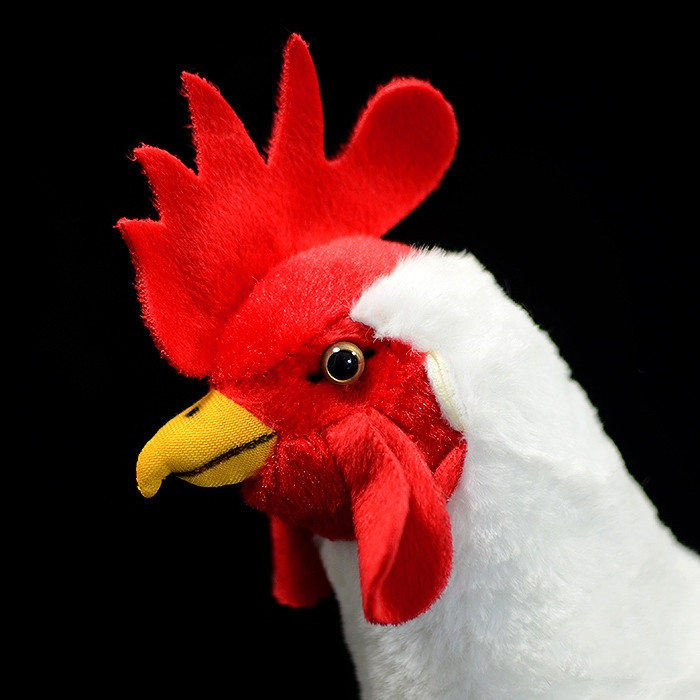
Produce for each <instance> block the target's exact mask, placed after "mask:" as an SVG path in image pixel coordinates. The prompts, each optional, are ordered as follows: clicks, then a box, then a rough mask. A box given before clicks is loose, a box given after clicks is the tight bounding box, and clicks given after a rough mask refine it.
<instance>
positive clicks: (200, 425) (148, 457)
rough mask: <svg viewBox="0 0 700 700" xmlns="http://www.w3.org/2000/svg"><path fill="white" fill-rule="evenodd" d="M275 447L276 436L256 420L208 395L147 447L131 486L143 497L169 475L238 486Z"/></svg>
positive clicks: (215, 393) (226, 401) (222, 398)
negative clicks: (135, 486) (137, 488)
mask: <svg viewBox="0 0 700 700" xmlns="http://www.w3.org/2000/svg"><path fill="white" fill-rule="evenodd" d="M276 442H277V436H276V434H275V433H274V432H273V431H272V430H270V429H269V428H268V427H267V426H266V425H264V424H263V423H261V422H260V421H259V420H258V419H257V418H256V417H255V416H253V415H252V414H251V413H249V412H248V411H246V410H245V409H244V408H242V407H241V406H239V405H238V404H237V403H234V402H233V401H231V399H228V398H226V397H225V396H224V395H223V394H221V393H219V392H218V391H214V390H212V391H210V392H209V393H208V394H207V395H206V396H205V397H204V398H203V399H201V401H198V402H197V403H196V404H194V405H193V406H190V407H189V408H188V409H186V410H184V411H183V412H182V413H180V414H179V415H177V416H175V418H173V419H172V420H171V421H169V422H168V423H166V424H165V425H164V426H163V427H162V428H161V429H160V430H159V431H158V432H157V433H156V434H155V435H154V436H153V438H151V440H149V441H148V443H146V446H145V447H144V448H143V450H142V451H141V454H140V455H139V459H138V463H137V465H136V482H137V484H138V487H139V491H141V493H142V494H143V495H144V496H145V497H146V498H150V497H151V496H153V495H155V494H156V492H157V491H158V489H159V488H160V485H161V482H162V481H163V479H165V477H166V476H168V474H175V475H176V476H178V477H180V478H181V479H184V480H185V481H189V482H190V483H192V484H196V485H197V486H225V485H227V484H237V483H239V482H241V481H244V480H245V479H248V478H250V477H251V476H254V475H255V474H257V472H258V471H259V470H260V468H261V467H262V465H263V464H264V463H265V461H266V460H267V458H268V457H269V456H270V455H271V454H272V450H273V449H274V447H275V443H276Z"/></svg>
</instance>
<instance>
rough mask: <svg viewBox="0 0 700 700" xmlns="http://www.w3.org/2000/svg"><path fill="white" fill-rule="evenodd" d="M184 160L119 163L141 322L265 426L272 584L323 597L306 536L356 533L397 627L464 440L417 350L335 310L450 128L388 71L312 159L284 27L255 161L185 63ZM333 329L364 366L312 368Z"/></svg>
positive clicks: (372, 582)
mask: <svg viewBox="0 0 700 700" xmlns="http://www.w3.org/2000/svg"><path fill="white" fill-rule="evenodd" d="M183 81H184V86H185V92H186V95H187V98H188V100H189V105H190V111H191V115H192V127H193V136H194V141H195V145H196V163H195V166H196V168H195V170H192V169H190V168H189V167H187V166H186V165H184V164H183V163H182V162H180V161H179V160H178V159H176V158H175V157H174V156H172V155H170V154H169V153H166V152H165V151H163V150H161V149H158V148H153V147H150V146H143V147H141V148H139V149H137V150H136V152H135V158H136V159H137V160H138V161H139V162H140V163H141V165H142V167H143V169H144V170H145V172H146V174H147V176H148V179H149V181H150V184H151V186H152V189H153V192H154V194H155V198H156V207H157V212H158V215H159V219H158V220H129V219H122V220H120V221H119V222H118V226H119V228H120V230H121V232H122V234H123V236H124V237H125V239H126V241H127V243H128V245H129V248H130V251H131V254H132V258H133V261H134V265H135V267H136V271H137V282H138V291H139V296H140V299H141V302H142V305H143V312H144V318H145V321H146V323H147V325H148V327H149V328H150V330H151V332H152V334H153V335H154V338H155V341H156V343H157V344H158V346H159V348H160V349H161V351H162V353H163V354H164V355H165V356H166V357H167V359H168V360H169V361H170V362H171V364H172V365H173V366H175V367H176V368H177V369H178V370H179V371H180V372H182V373H183V374H186V375H190V376H196V377H205V376H207V377H209V379H210V383H211V385H212V387H213V388H216V389H218V390H219V391H221V392H222V393H223V394H225V395H226V396H228V397H229V398H231V399H233V400H234V401H236V402H237V403H239V404H241V405H242V406H243V407H245V408H247V409H248V410H249V411H251V413H253V414H254V415H255V416H256V417H257V418H258V419H260V420H261V421H263V422H264V423H265V424H266V425H267V426H269V427H270V428H271V429H273V430H274V431H275V432H276V433H277V437H278V439H277V443H276V446H275V450H274V452H273V454H272V455H271V457H270V458H269V459H268V461H267V463H266V464H265V466H264V467H263V468H262V470H261V471H260V472H259V474H258V475H257V476H256V477H255V478H254V479H251V480H250V481H248V482H246V483H244V484H243V486H242V489H243V494H244V497H245V498H246V500H247V501H248V502H249V503H250V504H251V505H253V506H254V507H256V508H260V509H261V510H263V511H264V512H266V513H268V514H269V515H270V517H271V532H272V541H273V561H274V593H275V595H276V596H277V598H278V599H279V600H280V601H281V602H284V603H287V604H290V605H295V606H296V605H309V604H313V603H314V602H315V601H316V600H318V599H319V598H320V597H322V596H323V595H326V594H327V593H328V592H329V590H330V589H329V585H328V581H327V579H326V576H325V573H324V572H323V569H322V566H321V563H320V560H319V558H318V554H317V552H316V550H315V549H314V547H313V546H312V540H311V536H312V534H317V535H321V536H323V537H326V538H329V539H353V538H357V540H358V547H359V564H360V579H361V585H362V595H363V600H364V604H365V612H366V614H367V617H368V619H370V620H372V621H375V622H381V623H394V622H402V621H404V620H407V619H410V618H411V617H413V616H415V615H417V614H419V613H420V612H422V611H423V610H425V609H426V607H427V606H429V605H430V604H431V602H432V601H434V600H435V598H436V597H437V596H438V595H439V594H440V591H441V590H442V587H443V586H444V585H445V583H446V581H447V577H448V576H449V572H450V565H451V539H450V527H449V518H448V515H447V511H446V508H445V503H446V500H447V498H449V496H450V495H451V493H452V490H453V489H454V487H455V485H456V483H457V480H458V479H459V475H460V473H461V469H462V464H463V458H464V450H465V444H464V442H463V437H462V436H461V435H460V434H459V433H458V432H456V431H455V430H453V429H452V428H450V426H449V425H448V424H447V422H446V421H445V419H444V417H443V416H442V413H441V410H440V407H439V405H438V403H437V401H436V399H435V396H434V395H433V392H432V390H431V387H430V383H429V381H428V378H427V375H426V372H425V367H424V361H425V357H424V355H423V354H421V353H417V352H415V351H413V350H412V349H411V348H410V347H409V346H407V345H405V344H403V343H400V342H397V341H390V340H385V341H378V340H376V339H375V338H374V337H373V334H372V330H371V329H370V328H368V327H366V326H363V325H362V324H359V323H356V322H354V321H352V319H351V318H350V316H349V314H350V311H351V309H352V307H353V305H354V304H355V302H356V301H357V299H358V298H359V297H360V295H361V294H362V292H363V291H364V290H365V289H367V288H368V287H369V286H370V285H371V284H373V283H374V282H375V281H376V280H377V279H378V278H379V277H380V276H382V275H385V274H389V273H390V272H391V271H392V270H393V269H394V268H395V267H396V265H397V264H398V263H399V261H400V260H401V259H402V258H403V257H404V256H405V255H407V254H408V252H409V251H410V249H409V248H408V247H407V246H404V245H402V244H398V243H390V242H387V241H382V240H380V237H381V236H382V235H383V234H384V233H386V232H387V231H388V230H389V229H390V228H391V227H392V226H393V225H394V224H396V223H397V222H398V221H400V220H401V219H402V218H403V217H405V216H406V215H407V214H408V213H410V212H411V211H412V210H413V209H414V208H415V207H416V206H417V205H418V204H419V203H420V202H421V201H422V200H423V199H424V198H425V197H426V196H427V195H428V194H429V193H430V192H431V191H432V190H433V189H434V188H435V187H436V186H437V185H438V183H439V181H440V179H441V177H442V175H443V174H444V172H445V170H446V169H447V167H448V166H449V164H450V162H451V160H452V157H453V155H454V151H455V148H456V142H457V126H456V121H455V118H454V114H453V111H452V108H451V106H450V105H449V104H448V103H447V102H446V101H445V99H444V98H443V97H442V95H441V94H440V93H439V92H438V91H437V90H435V89H434V88H433V87H432V86H430V85H429V84H428V83H426V82H424V81H420V80H415V79H410V78H406V79H395V80H393V81H391V82H390V83H389V84H388V85H385V86H384V87H382V88H380V89H379V90H378V91H377V93H376V94H375V96H374V97H373V98H372V99H371V100H370V101H369V103H368V104H367V107H366V108H365V110H364V111H363V113H362V114H361V115H360V118H359V120H358V122H357V125H356V127H355V129H354V131H353V133H352V134H351V136H350V139H349V141H348V143H347V144H346V145H345V146H344V148H342V149H341V150H340V153H339V154H338V155H336V156H334V157H333V158H330V159H329V158H327V157H326V154H325V153H324V148H323V143H324V135H323V114H322V105H321V99H320V93H319V86H318V83H317V78H316V72H315V69H314V66H313V63H312V61H311V57H310V55H309V53H308V50H307V47H306V45H305V43H304V42H303V41H302V40H301V39H300V38H299V37H298V36H292V37H291V39H290V40H289V42H288V44H287V47H286V50H285V55H284V67H283V74H282V80H281V84H280V92H279V99H278V111H277V114H276V116H275V120H274V125H273V129H272V135H271V139H270V142H269V147H268V151H267V157H265V156H263V155H262V154H261V153H260V151H259V150H258V148H257V147H256V145H255V144H254V143H253V142H252V141H251V139H250V137H249V136H248V134H247V132H246V130H245V128H244V126H243V124H242V123H241V121H240V120H239V118H238V117H237V115H236V114H235V112H234V111H233V110H232V109H231V107H230V106H229V105H228V104H227V103H226V102H225V100H224V99H223V98H222V96H221V95H220V94H219V92H218V91H217V89H216V88H215V87H214V86H213V85H211V84H209V83H208V82H207V81H205V80H204V79H202V78H200V77H198V76H195V75H191V74H187V73H185V74H183ZM341 340H347V341H351V342H353V343H355V344H356V345H358V347H360V348H361V350H362V351H363V352H365V353H366V356H367V361H366V365H365V371H364V374H363V375H362V377H361V380H360V381H358V382H356V383H354V384H348V385H346V386H337V385H333V384H331V383H330V382H326V381H323V380H322V379H320V378H319V370H320V361H321V360H320V358H321V356H322V355H323V352H324V351H325V350H326V349H327V348H328V347H329V346H330V345H331V344H333V343H335V342H337V341H341Z"/></svg>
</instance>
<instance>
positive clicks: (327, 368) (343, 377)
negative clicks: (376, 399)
mask: <svg viewBox="0 0 700 700" xmlns="http://www.w3.org/2000/svg"><path fill="white" fill-rule="evenodd" d="M364 369H365V356H364V355H363V354H362V350H360V348H358V347H357V345H355V344H354V343H349V342H347V341H342V342H339V343H334V344H333V345H331V346H330V347H329V348H328V350H326V352H324V353H323V359H322V360H321V371H322V372H323V376H324V377H325V378H326V379H328V381H330V382H333V384H352V383H353V382H356V381H357V380H358V379H359V378H360V375H361V374H362V372H364Z"/></svg>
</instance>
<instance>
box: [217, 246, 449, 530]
mask: <svg viewBox="0 0 700 700" xmlns="http://www.w3.org/2000/svg"><path fill="white" fill-rule="evenodd" d="M368 248H369V250H367V249H368ZM358 250H359V251H362V252H363V255H362V256H358V255H357V253H358ZM405 251H406V249H405V247H404V246H401V245H398V244H391V243H387V242H386V241H381V240H376V239H361V240H359V241H358V240H357V239H346V240H344V241H338V242H336V243H334V244H332V245H330V246H328V247H326V248H324V249H322V250H320V251H319V249H316V250H315V251H313V254H308V255H306V254H302V255H300V256H297V257H296V258H294V259H292V260H290V261H288V262H287V263H285V264H284V265H282V266H280V267H279V268H278V269H277V270H276V271H275V272H274V273H273V274H271V275H269V276H268V277H266V278H265V279H263V280H262V281H261V282H260V283H259V284H258V287H257V288H256V289H255V290H254V292H253V294H252V295H251V296H250V298H249V299H248V301H247V303H246V304H244V305H243V307H242V308H241V309H240V310H239V312H238V313H237V315H236V318H235V319H234V320H233V322H232V323H231V325H230V326H229V327H228V328H227V332H226V334H225V335H224V338H223V341H222V344H221V351H220V355H219V362H218V367H219V369H218V371H217V372H216V373H215V374H214V376H213V378H212V385H213V388H215V389H217V390H218V391H220V392H221V393H222V394H224V395H226V396H228V397H229V398H230V399H232V400H233V401H235V402H236V403H238V404H239V405H241V406H243V407H244V408H245V409H247V410H248V411H249V412H250V413H252V414H253V415H254V416H256V418H258V419H259V420H260V421H262V422H263V423H265V424H266V425H267V426H268V427H269V428H271V429H272V430H274V432H275V433H276V434H277V436H278V442H277V444H276V447H275V450H274V453H273V454H272V456H271V457H270V458H268V460H267V462H266V464H265V466H264V467H263V469H262V470H261V472H260V473H259V474H258V475H257V477H256V478H254V479H251V480H249V481H247V482H245V483H244V484H243V492H244V495H245V498H246V500H247V501H248V502H249V503H250V504H251V505H253V506H255V507H256V508H259V509H260V510H263V511H264V512H266V513H268V514H270V515H275V516H279V517H281V518H282V519H284V520H285V521H287V522H291V523H293V524H295V525H299V526H303V527H305V528H308V529H309V530H311V531H312V532H314V533H316V534H320V535H323V536H325V537H328V538H331V539H339V538H342V539H351V538H353V537H354V526H353V512H352V503H351V497H350V494H349V490H348V484H347V474H345V473H344V465H343V464H342V461H343V459H342V456H341V454H339V453H342V450H343V447H342V443H343V439H342V437H341V435H342V434H343V426H344V425H350V424H355V423H356V422H357V421H362V422H366V421H367V420H369V418H368V416H369V415H370V413H371V415H374V416H376V415H377V414H378V415H380V416H382V417H383V419H386V420H387V421H389V422H390V423H392V424H393V425H394V426H396V427H397V428H398V430H399V431H400V433H402V434H403V435H404V436H405V439H406V440H407V441H410V442H411V443H412V444H413V445H414V446H415V448H417V451H418V453H420V455H421V456H422V458H423V459H424V461H425V463H426V465H427V467H428V469H429V470H430V471H431V472H435V471H436V469H437V468H438V466H439V465H440V464H441V463H442V461H443V460H444V459H445V457H446V456H447V455H448V454H449V453H450V452H451V450H453V449H454V448H455V446H456V445H457V444H458V443H459V442H460V441H461V440H462V436H461V435H460V434H459V433H457V432H456V431H454V430H453V429H452V428H451V427H450V426H449V425H448V424H447V423H446V421H445V419H444V418H443V416H442V413H441V409H440V407H439V405H438V404H437V401H436V399H435V396H434V394H433V391H432V389H431V387H430V384H429V381H428V378H427V375H426V372H425V368H424V361H425V356H424V354H423V353H419V352H416V351H414V350H412V349H411V348H410V347H409V346H408V345H406V344H404V343H402V342H399V341H395V340H375V339H374V337H373V331H372V329H371V328H368V327H367V326H365V325H363V324H360V323H357V322H355V321H353V320H352V319H350V318H349V313H350V311H351V306H350V305H351V304H352V303H354V301H355V300H356V299H357V298H358V297H359V295H360V294H361V292H362V291H363V289H364V288H366V287H367V286H369V284H368V279H369V282H370V283H371V281H373V278H376V277H378V276H379V274H382V273H385V272H386V271H389V270H391V269H393V267H394V266H395V265H396V263H397V260H398V259H399V258H400V256H402V255H404V254H405ZM387 268H388V269H387ZM329 271H335V273H336V274H335V275H332V274H329ZM340 341H346V342H350V343H352V344H353V345H355V346H357V348H358V349H359V352H360V353H361V355H362V356H363V357H362V358H360V359H364V371H362V373H361V375H360V376H359V377H357V378H355V377H354V376H352V368H350V369H347V368H346V369H343V368H341V370H339V371H341V372H345V373H346V374H347V377H348V379H349V381H348V382H347V383H338V382H337V381H334V379H333V377H332V375H330V374H329V373H328V372H327V371H326V368H325V366H324V361H323V356H324V353H325V352H326V350H327V349H328V348H329V347H332V346H333V345H334V344H336V343H338V342H340ZM380 432H381V431H380ZM366 477H367V478H369V475H366ZM447 495H449V494H447Z"/></svg>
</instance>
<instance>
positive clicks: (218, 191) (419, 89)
mask: <svg viewBox="0 0 700 700" xmlns="http://www.w3.org/2000/svg"><path fill="white" fill-rule="evenodd" d="M183 84H184V90H185V94H186V95H187V98H188V101H189V105H190V111H191V114H192V131H193V136H194V141H195V145H196V148H197V152H196V172H194V171H193V170H191V169H190V168H188V167H187V166H186V165H184V164H183V163H182V162H181V161H179V160H178V159H177V158H175V157H174V156H172V155H171V154H169V153H168V152H166V151H164V150H162V149H159V148H154V147H152V146H141V147H140V148H138V149H136V151H135V153H134V156H135V158H136V160H138V162H139V163H141V165H142V166H143V169H144V171H145V172H146V174H147V175H148V179H149V182H150V184H151V187H152V188H153V191H154V194H155V197H156V205H157V209H158V214H159V219H158V220H157V221H152V220H130V219H122V220H120V221H119V222H118V227H119V229H120V231H121V232H122V234H123V236H124V238H125V239H126V241H127V243H128V245H129V249H130V250H131V253H132V256H133V260H134V265H135V267H136V270H137V275H138V290H139V297H140V299H141V302H142V304H143V310H144V319H145V321H146V323H147V325H148V326H149V328H150V329H151V331H152V333H153V336H154V340H155V341H156V343H157V344H158V346H159V348H160V349H161V351H162V352H163V354H164V355H165V356H166V357H167V358H168V360H169V361H170V362H171V363H172V364H173V365H174V366H175V367H176V368H177V369H178V370H179V371H180V372H182V373H183V374H186V375H190V376H196V377H206V376H208V375H209V374H210V372H211V370H212V365H213V356H212V355H213V352H214V345H215V344H216V343H217V342H218V339H219V336H220V333H221V330H222V327H223V326H224V325H225V323H226V321H227V319H229V318H230V317H231V315H232V314H233V313H234V312H235V310H236V308H237V307H238V305H239V304H240V303H241V302H242V301H243V300H244V299H245V298H246V296H247V295H248V293H249V292H250V290H251V289H252V287H253V286H254V284H255V283H256V282H257V280H259V279H260V278H262V277H264V275H265V273H266V272H267V271H268V270H269V269H271V268H272V267H274V266H275V264H277V263H278V262H280V261H281V260H284V259H285V258H287V257H289V256H291V255H293V254H294V253H296V252H299V251H302V250H306V249H309V248H312V247H314V246H315V245H318V244H320V243H324V242H327V241H329V240H332V239H334V238H338V237H342V236H347V235H354V234H358V233H362V234H365V235H370V236H377V237H378V236H382V235H384V234H385V233H386V232H387V231H388V230H389V229H390V228H391V227H392V226H393V225H394V224H396V223H397V222H398V221H399V220H401V219H402V218H403V217H404V216H406V214H408V213H409V212H410V211H411V210H413V209H414V208H415V207H416V206H417V205H418V204H419V203H420V202H421V201H422V200H423V199H424V198H425V197H426V196H427V194H428V193H430V192H431V191H432V190H433V189H434V188H435V187H436V186H437V184H438V182H439V181H440V179H441V178H442V176H443V173H444V172H445V170H446V169H447V167H448V166H449V164H450V162H451V161H452V158H453V156H454V152H455V148H456V143H457V125H456V121H455V117H454V113H453V111H452V107H451V106H450V104H449V103H448V102H447V101H446V100H445V99H444V98H443V97H442V95H441V94H440V93H439V92H438V91H437V90H436V89H435V88H433V87H432V86H431V85H429V84H428V83H426V82H425V81H422V80H415V79H409V78H402V79H398V78H397V79H395V80H393V81H391V82H390V83H389V84H388V85H385V86H383V87H382V88H381V89H380V90H378V91H377V93H376V94H375V96H374V97H373V98H372V99H371V100H370V101H369V102H368V104H367V107H366V108H365V110H364V112H363V113H362V114H361V115H360V117H359V119H358V122H357V125H356V127H355V130H354V132H353V133H352V135H351V137H350V139H349V142H348V143H347V144H346V146H345V147H344V148H343V149H342V150H341V152H340V153H339V154H338V155H337V156H334V157H333V158H331V159H328V158H327V157H326V155H325V153H324V148H323V135H324V132H323V112H322V106H321V97H320V92H319V86H318V80H317V77H316V72H315V69H314V66H313V63H312V61H311V57H310V55H309V52H308V48H307V46H306V44H305V43H304V41H303V40H302V39H301V37H299V36H297V35H293V36H292V37H291V38H290V40H289V42H288V43H287V46H286V48H285V54H284V67H283V73H282V80H281V84H280V91H279V96H278V111H277V114H276V118H275V122H274V126H273V130H272V135H271V137H270V143H269V146H268V149H267V157H266V158H265V157H263V155H262V154H261V153H260V152H259V151H258V149H257V147H256V145H255V144H254V143H253V141H252V140H251V139H250V137H249V136H248V134H247V132H246V130H245V127H244V126H243V124H242V123H241V121H240V120H239V119H238V117H237V115H236V114H235V112H234V111H233V110H232V109H231V107H230V106H229V105H228V103H227V102H226V101H225V100H224V99H223V97H222V96H221V95H220V94H219V92H218V90H217V89H216V88H215V87H214V86H213V85H211V84H210V83H208V82H207V81H206V80H204V79H203V78H200V77H199V76H196V75H192V74H190V73H183ZM195 251H196V252H195Z"/></svg>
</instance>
